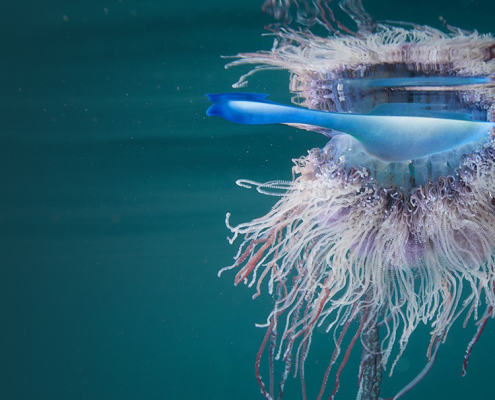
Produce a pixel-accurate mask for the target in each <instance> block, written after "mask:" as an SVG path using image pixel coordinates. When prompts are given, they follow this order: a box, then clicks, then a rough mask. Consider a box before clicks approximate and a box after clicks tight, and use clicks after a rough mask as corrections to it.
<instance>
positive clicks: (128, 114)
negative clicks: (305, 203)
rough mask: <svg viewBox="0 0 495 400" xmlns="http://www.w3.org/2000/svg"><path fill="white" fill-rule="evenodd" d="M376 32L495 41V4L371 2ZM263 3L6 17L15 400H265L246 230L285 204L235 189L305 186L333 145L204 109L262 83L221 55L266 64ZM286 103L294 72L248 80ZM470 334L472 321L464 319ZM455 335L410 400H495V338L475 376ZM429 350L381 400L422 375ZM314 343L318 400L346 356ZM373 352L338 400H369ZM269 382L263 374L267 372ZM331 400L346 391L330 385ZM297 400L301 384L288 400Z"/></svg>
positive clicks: (414, 355) (0, 67)
mask: <svg viewBox="0 0 495 400" xmlns="http://www.w3.org/2000/svg"><path fill="white" fill-rule="evenodd" d="M366 5H367V9H368V11H370V13H372V14H373V15H374V16H375V17H376V18H377V19H392V20H406V21H414V22H417V23H421V24H431V25H434V26H437V27H440V24H439V21H438V16H439V15H442V16H444V17H445V18H446V19H447V20H448V21H449V22H450V23H451V24H454V25H458V26H462V27H465V28H468V29H470V28H478V29H479V30H480V31H481V32H488V31H490V30H495V26H494V24H493V15H494V11H495V6H494V5H493V3H491V2H490V1H488V0H486V1H481V0H479V1H477V0H475V1H468V0H462V1H461V0H453V1H439V0H430V1H426V0H420V1H414V2H413V1H406V0H396V1H390V0H387V1H382V0H376V1H371V0H370V1H368V2H367V3H366ZM260 9H261V4H260V2H258V1H247V0H243V1H233V0H230V1H229V0H212V1H199V0H195V1H191V0H184V1H177V2H176V1H174V2H172V1H168V0H167V1H166V0H163V1H153V0H149V1H133V0H108V1H94V0H85V1H62V0H47V1H44V2H41V1H22V0H21V1H18V2H4V4H3V7H2V10H1V12H0V104H1V111H0V187H1V188H2V193H1V196H0V234H1V240H0V274H1V276H0V321H1V324H2V325H1V326H2V329H1V330H0V399H7V400H17V399H33V400H44V399H50V400H58V399H122V400H124V399H167V400H182V399H187V400H188V399H203V400H210V399H217V400H223V399H225V400H233V399H235V400H247V399H259V398H260V397H261V396H260V394H259V388H258V386H257V383H256V381H255V379H254V358H255V355H256V352H257V349H258V346H259V344H260V342H261V340H262V337H263V330H261V329H257V328H255V327H254V324H255V323H256V322H263V321H264V320H265V318H266V315H267V313H268V312H269V310H270V309H271V299H270V297H269V296H267V295H265V296H262V297H261V298H258V299H257V300H255V301H252V300H251V295H252V293H253V291H252V290H250V289H248V288H246V287H244V286H243V285H241V286H240V287H237V288H235V287H234V286H233V275H234V274H232V273H225V274H224V275H223V276H222V278H220V279H219V278H218V277H217V271H218V269H220V268H221V267H223V266H226V265H229V264H230V263H231V262H232V256H233V255H234V254H235V251H236V248H234V247H231V246H230V245H229V244H228V242H227V241H226V240H225V237H226V236H227V234H228V231H227V229H226V228H225V226H224V217H225V213H226V212H227V211H231V212H232V213H233V217H232V222H233V223H239V222H243V221H246V220H249V219H251V218H253V217H256V216H260V215H262V214H263V213H265V212H267V211H268V210H269V208H270V206H271V205H272V204H273V203H274V201H275V200H276V199H275V198H271V197H264V196H261V195H259V194H257V193H256V192H255V191H253V190H246V189H242V188H239V187H237V186H235V180H236V179H239V178H250V179H255V180H260V181H264V180H269V179H289V178H290V177H291V166H292V163H291V159H292V158H295V157H299V156H300V155H303V154H305V153H306V151H307V149H310V148H312V147H315V146H321V145H323V144H324V139H323V138H322V137H319V136H318V135H317V134H313V133H309V132H304V131H298V130H295V129H291V128H289V127H285V126H268V127H262V126H240V125H234V124H230V123H227V122H226V121H223V120H221V119H219V118H207V117H206V116H205V110H206V108H207V106H208V104H207V101H206V99H205V97H204V94H205V93H209V92H224V91H230V90H232V89H231V87H230V85H231V84H232V83H234V82H235V81H236V79H237V77H238V76H239V75H240V74H242V73H245V72H247V70H248V69H246V68H237V69H233V70H228V71H225V70H224V68H223V66H224V64H225V61H226V60H223V59H220V55H231V54H235V53H237V52H240V51H255V50H258V49H268V48H270V46H271V40H272V39H271V38H269V37H262V36H261V34H262V33H263V32H264V31H263V26H264V25H265V24H266V23H268V22H270V19H269V18H268V17H267V16H265V15H263V14H262V13H261V10H260ZM248 90H250V91H259V92H261V91H262V92H267V93H271V94H272V98H273V99H275V100H277V101H282V102H287V101H288V100H289V94H288V73H287V72H283V71H279V72H266V73H263V74H258V75H255V76H253V77H251V79H250V86H249V87H248ZM459 322H460V321H459ZM459 325H460V324H459V323H458V324H457V325H456V327H455V328H454V329H453V330H452V331H451V333H450V336H449V339H448V340H447V343H446V344H445V345H443V346H442V347H441V349H440V353H439V357H438V361H437V363H436V365H435V366H434V368H433V370H432V371H431V372H430V374H429V375H428V376H427V377H426V379H425V380H424V381H423V382H422V383H421V385H420V386H418V387H417V388H416V389H414V391H412V392H410V393H408V394H407V395H406V396H405V397H404V399H425V400H427V399H438V398H448V399H467V398H477V399H488V398H493V389H492V384H493V376H494V373H495V366H494V365H493V359H494V355H495V340H494V339H493V337H494V332H495V327H494V326H495V324H494V323H493V321H489V324H488V326H487V328H486V331H485V333H484V335H483V337H482V338H481V341H480V342H479V344H478V346H477V347H476V348H475V349H474V352H473V355H472V359H471V363H470V365H469V371H468V375H467V377H466V378H464V379H461V378H460V371H461V365H462V360H463V355H464V351H465V347H466V344H467V342H468V341H469V340H470V338H471V336H472V334H473V333H474V327H473V325H469V327H468V328H467V329H466V330H463V329H462V328H461V327H460V326H459ZM427 344H428V329H427V328H422V329H420V330H418V332H417V333H416V334H415V335H414V336H413V340H412V341H411V343H410V346H409V348H408V350H407V352H406V353H405V355H404V358H403V361H401V364H399V368H398V370H397V371H396V373H395V374H394V377H393V378H392V379H385V380H384V383H383V392H382V393H383V395H384V396H392V395H393V394H395V393H396V392H397V391H398V390H399V389H400V388H401V387H402V386H403V385H404V384H406V383H407V382H408V380H409V379H411V378H412V377H413V376H415V374H416V373H417V372H418V371H419V370H421V368H422V367H423V365H424V363H425V360H426V359H425V353H426V348H427ZM332 350H333V348H332V342H331V340H330V337H328V335H324V334H320V333H317V334H315V338H314V341H313V348H312V355H311V357H310V359H309V360H308V363H307V374H306V375H307V380H308V386H309V387H310V395H311V396H310V397H311V398H315V394H316V393H315V391H316V390H317V388H318V387H319V384H320V381H321V377H322V374H323V371H324V369H325V368H326V365H327V363H328V360H329V358H330V354H331V352H332ZM358 360H359V351H357V352H356V353H355V354H354V355H353V357H352V358H351V361H350V362H349V364H348V366H347V367H346V369H345V370H344V373H343V378H342V387H341V391H340V392H339V394H338V397H337V399H342V400H346V399H353V398H354V396H355V393H356V389H357V386H356V381H357V366H358ZM264 375H265V376H267V374H266V373H264ZM329 386H330V389H331V384H330V385H329ZM286 398H287V399H288V400H290V399H299V398H300V391H299V384H298V381H297V380H296V381H290V382H289V384H288V385H287V396H286Z"/></svg>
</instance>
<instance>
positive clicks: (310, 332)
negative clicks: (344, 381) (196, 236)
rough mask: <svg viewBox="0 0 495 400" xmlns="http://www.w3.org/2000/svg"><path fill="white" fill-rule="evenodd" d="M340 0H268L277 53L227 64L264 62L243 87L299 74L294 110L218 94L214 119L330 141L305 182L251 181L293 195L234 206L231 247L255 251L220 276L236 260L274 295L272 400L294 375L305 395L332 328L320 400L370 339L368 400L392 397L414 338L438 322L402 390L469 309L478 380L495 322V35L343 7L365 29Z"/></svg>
mask: <svg viewBox="0 0 495 400" xmlns="http://www.w3.org/2000/svg"><path fill="white" fill-rule="evenodd" d="M329 3H330V2H328V1H324V0H314V1H309V0H308V1H295V0H294V1H293V0H267V1H266V2H265V4H264V7H263V8H264V10H265V11H266V12H269V13H270V14H272V15H273V16H274V18H275V19H276V20H277V22H276V23H275V24H273V25H271V26H269V27H268V28H269V30H270V33H271V34H272V35H273V36H274V45H273V47H272V48H271V49H270V50H268V51H258V52H255V53H240V54H238V56H237V59H236V60H235V61H233V62H231V63H230V64H229V66H236V65H255V67H254V69H253V70H251V72H249V73H247V74H245V75H244V76H242V77H241V78H240V80H239V81H238V82H237V83H236V84H235V85H234V87H235V88H241V87H244V86H245V85H246V83H247V78H248V77H250V76H251V75H253V73H255V72H258V71H262V70H266V69H284V70H288V71H289V72H290V86H289V89H290V91H291V93H293V99H292V100H293V103H294V105H283V104H278V103H275V102H272V101H270V100H268V96H267V95H266V94H260V93H224V94H212V95H208V98H209V100H210V101H211V102H212V103H213V104H212V105H211V106H210V108H209V109H208V112H207V113H208V115H211V116H221V117H223V118H225V119H227V120H229V121H233V122H237V123H244V124H288V125H291V126H294V127H295V128H298V129H303V130H307V131H312V132H317V133H319V134H321V135H324V137H326V138H327V142H326V144H325V145H324V146H323V147H322V148H316V149H312V150H309V151H308V154H307V155H305V156H302V157H300V158H299V159H296V160H294V167H293V179H292V180H291V181H278V180H274V181H269V182H255V181H250V180H239V181H238V182H237V183H238V184H239V185H240V186H243V187H246V188H256V190H257V191H258V192H260V193H263V194H267V195H274V196H279V200H278V202H277V203H276V204H275V205H274V206H273V207H272V209H271V210H270V211H269V212H268V213H267V214H266V215H264V216H262V217H260V218H257V219H254V220H253V221H251V222H246V223H241V224H239V225H235V226H233V225H231V223H230V214H227V217H226V225H227V227H228V228H229V229H230V231H231V232H232V237H230V238H229V241H230V243H231V244H233V243H234V242H236V241H238V240H239V241H240V245H239V250H238V252H237V254H236V256H235V258H234V263H233V264H232V265H231V266H228V267H226V268H223V269H222V270H221V271H220V273H219V274H221V273H223V272H224V271H227V270H236V275H235V278H234V282H235V284H236V285H237V284H240V283H244V284H247V285H248V286H249V287H252V288H253V291H254V294H253V298H256V297H258V296H259V295H261V293H262V291H267V292H268V293H269V294H270V295H271V296H272V297H273V310H272V311H271V312H270V313H269V315H268V317H267V319H266V322H265V323H263V324H259V326H260V327H262V328H265V329H266V334H265V336H264V339H263V341H262V344H261V347H260V350H259V352H258V354H257V356H256V361H255V374H256V378H257V380H258V383H259V385H260V389H261V393H262V395H263V396H264V397H265V398H266V399H270V400H272V399H275V398H279V399H280V398H282V397H283V395H284V389H285V384H286V382H287V380H288V379H289V377H290V376H294V377H297V376H298V377H299V379H300V381H301V385H300V386H301V391H302V394H301V398H302V399H307V398H308V390H307V388H306V381H305V363H306V360H307V359H308V357H310V348H311V343H312V339H313V336H314V333H315V332H316V330H317V329H319V330H324V331H325V332H326V333H327V334H328V337H329V338H330V339H329V340H332V341H333V345H334V349H333V353H332V354H331V357H330V359H329V360H328V366H327V367H326V370H325V371H324V373H323V375H322V377H321V386H320V387H319V388H317V390H316V392H317V393H318V395H317V399H318V400H320V399H322V398H330V399H333V398H334V396H335V395H336V394H337V391H338V389H339V386H340V376H341V373H342V371H343V369H344V367H345V365H346V363H347V361H348V359H349V356H350V354H351V352H352V351H353V348H354V347H355V345H356V343H360V347H361V362H360V365H359V374H358V392H357V397H356V398H357V399H360V400H377V399H379V398H381V397H380V387H381V380H382V376H383V374H384V373H386V374H388V375H389V376H392V374H393V372H394V368H395V366H396V365H397V363H398V361H399V360H400V359H401V356H402V355H403V353H404V351H405V350H406V347H407V345H408V342H409V339H410V337H411V335H412V334H413V333H414V332H415V331H416V329H417V328H418V327H419V326H420V324H424V325H426V326H428V327H429V329H430V341H429V343H427V344H425V350H426V351H425V353H426V354H425V366H424V368H423V370H422V371H420V372H419V373H418V374H417V376H415V377H412V380H411V381H410V383H409V384H407V385H406V386H405V387H404V388H403V389H402V390H401V391H399V392H398V393H397V394H396V395H395V396H394V397H393V399H394V400H396V399H399V398H400V397H402V396H403V395H404V394H405V393H407V392H408V391H409V390H411V389H412V388H413V387H414V386H415V385H416V384H418V383H419V382H420V381H421V379H422V378H423V377H424V376H425V375H426V374H427V373H428V371H429V370H430V369H431V368H432V366H433V364H434V362H435V359H436V357H437V353H438V350H439V348H440V347H441V344H442V343H444V342H445V340H446V338H447V335H448V333H449V330H450V328H451V327H452V325H453V324H454V322H455V321H457V320H462V321H463V324H464V326H465V327H466V326H467V325H468V323H470V322H471V323H474V324H475V327H476V329H475V334H474V337H473V339H472V340H471V342H469V343H468V344H467V349H466V355H465V358H464V362H463V364H462V375H465V374H466V370H467V369H466V368H467V365H468V361H469V356H470V354H471V351H472V349H473V347H474V345H475V344H476V342H477V341H478V339H479V337H480V335H481V333H482V331H483V329H484V327H485V325H486V323H487V321H488V319H489V318H493V316H494V307H495V270H494V267H495V259H494V256H495V251H494V250H495V198H494V197H495V142H494V129H493V127H494V125H495V108H494V107H495V106H494V104H495V101H494V100H495V97H494V96H495V82H494V76H495V39H494V37H493V36H492V35H490V34H480V33H478V32H477V31H466V30H463V29H461V28H457V27H454V26H451V25H450V24H448V23H447V22H446V21H443V28H442V29H436V28H433V27H430V26H423V25H418V24H413V23H405V22H399V21H384V22H375V21H374V20H373V19H372V18H371V16H370V15H369V14H368V13H367V12H366V11H365V10H364V8H363V5H362V1H361V0H345V1H342V2H340V8H341V10H343V11H340V12H345V13H347V14H348V16H349V17H350V18H351V19H352V21H353V22H354V24H355V26H356V27H355V28H353V29H350V28H348V27H346V26H345V25H344V24H342V23H341V22H340V21H339V20H338V19H337V17H336V15H337V12H336V10H335V12H334V10H332V8H331V7H330V5H329ZM262 363H266V365H267V366H265V367H263V366H262ZM275 365H280V366H281V367H278V368H280V369H281V376H280V378H278V379H276V376H275V369H276V368H275ZM263 368H267V370H268V371H269V376H268V379H267V380H264V379H263V378H262V374H261V371H262V369H263ZM331 377H332V380H333V381H334V384H333V389H331V388H330V384H329V382H330V380H331V379H330V378H331Z"/></svg>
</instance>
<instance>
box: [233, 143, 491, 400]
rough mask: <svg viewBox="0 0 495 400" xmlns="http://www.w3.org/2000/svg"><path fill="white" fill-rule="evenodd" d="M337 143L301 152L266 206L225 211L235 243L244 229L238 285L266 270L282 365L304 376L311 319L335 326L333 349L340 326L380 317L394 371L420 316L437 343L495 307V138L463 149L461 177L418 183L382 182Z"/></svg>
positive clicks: (385, 356)
mask: <svg viewBox="0 0 495 400" xmlns="http://www.w3.org/2000/svg"><path fill="white" fill-rule="evenodd" d="M333 151H334V149H333V148H332V147H328V148H327V149H314V150H311V151H310V152H309V155H308V156H306V157H302V158H300V159H298V160H295V167H294V173H295V174H296V179H294V181H292V182H290V183H286V184H287V185H289V186H285V187H288V189H287V192H286V194H285V195H284V196H283V197H282V198H281V199H280V200H279V201H278V203H277V204H276V205H275V206H274V207H273V208H272V210H271V211H270V212H269V213H268V214H267V215H266V216H264V217H262V218H259V219H256V220H254V221H252V222H249V223H244V224H240V225H238V226H231V225H230V223H229V221H228V220H227V224H228V227H229V228H230V230H231V231H232V232H233V234H234V236H233V238H232V239H231V241H232V242H233V241H234V240H235V239H236V238H237V237H238V236H239V235H243V236H244V239H243V242H242V244H241V246H240V249H239V252H238V254H237V256H236V262H235V263H234V265H232V266H231V267H228V268H227V269H232V268H238V269H239V271H238V274H237V276H236V284H237V283H240V282H246V283H248V284H249V285H250V286H253V285H256V288H257V292H256V294H255V296H257V295H258V294H260V291H261V285H262V284H263V281H264V280H267V284H268V292H269V293H272V294H274V295H275V297H276V303H275V308H274V310H273V311H272V313H271V314H270V316H269V317H268V320H267V323H266V327H268V331H269V333H270V335H271V337H272V339H271V341H272V344H271V347H272V348H271V350H270V354H271V357H274V358H277V359H278V358H282V359H283V360H285V363H286V369H287V370H290V369H291V366H292V363H293V360H294V357H295V360H296V365H298V366H299V368H300V371H301V374H303V369H304V360H305V359H306V355H307V352H308V350H309V347H310V344H311V337H312V333H313V331H314V328H315V327H316V326H322V325H325V326H326V329H327V331H332V330H333V331H334V338H335V342H336V345H337V350H336V351H337V355H338V353H339V352H340V343H341V342H342V339H341V338H338V334H337V331H338V330H339V329H342V327H343V326H344V327H345V326H346V324H349V323H350V321H352V320H353V319H357V318H358V316H359V315H361V316H362V315H366V317H365V318H363V317H362V318H361V319H362V322H361V325H362V327H361V328H360V329H361V330H362V328H363V327H366V326H367V325H368V324H370V321H372V320H376V319H377V318H378V319H379V323H380V324H381V325H383V326H384V328H382V329H383V330H384V331H386V335H385V337H384V338H383V339H382V341H381V361H380V363H381V366H382V367H383V368H385V367H387V365H389V364H390V362H391V369H390V374H391V373H392V370H393V366H394V365H395V363H396V362H397V360H398V359H399V357H400V355H401V354H402V352H403V351H404V349H405V347H406V345H407V343H408V340H409V337H410V335H411V334H412V333H413V331H414V330H415V329H416V328H417V326H418V324H419V323H421V322H422V323H424V324H428V325H430V326H431V327H432V332H431V335H432V343H433V341H434V340H435V339H438V338H442V339H443V338H444V337H445V336H446V334H447V332H448V330H449V329H450V327H451V326H452V324H453V322H454V321H455V320H456V318H457V317H458V316H459V315H460V313H462V312H463V311H465V310H467V317H466V320H467V319H469V318H470V317H471V316H473V315H474V317H475V318H477V315H478V309H479V307H482V306H483V305H487V306H488V307H490V310H492V309H493V307H494V306H495V295H494V290H493V288H494V284H495V270H494V267H495V260H494V257H493V249H494V248H495V211H494V210H495V200H494V199H493V194H494V193H495V176H494V174H495V147H494V143H493V140H492V139H491V140H489V142H488V143H487V144H486V145H485V146H484V147H482V148H481V149H480V150H478V151H475V152H473V153H471V154H470V155H468V156H466V157H464V159H463V161H462V164H461V166H460V169H459V173H458V175H457V176H456V177H443V178H441V179H439V180H438V182H436V183H429V184H427V185H426V186H424V187H423V186H420V187H418V188H416V189H414V190H412V191H404V190H400V189H396V188H393V189H390V188H389V189H385V188H381V187H378V186H377V185H375V184H374V183H373V180H372V179H370V172H369V170H367V169H365V168H345V167H344V166H343V165H342V164H341V162H340V160H339V159H336V158H335V156H334V155H335V154H334V152H333ZM250 184H251V185H252V184H254V183H253V182H250ZM262 186H263V188H264V190H267V189H268V188H270V186H274V187H283V186H284V185H282V183H281V182H274V183H273V185H272V184H270V183H266V184H263V185H262ZM364 298H366V301H363V300H362V299H364ZM462 299H463V300H462ZM370 310H372V311H370ZM363 313H364V314H363ZM278 332H281V333H278ZM275 342H276V343H277V345H275ZM276 346H278V347H276ZM275 347H276V348H275ZM430 347H431V346H430ZM391 357H392V361H391ZM335 361H336V357H334V358H333V359H332V363H335ZM272 362H273V360H272ZM287 374H288V373H287ZM287 374H286V375H287ZM325 384H326V380H325ZM262 388H264V386H263V385H262ZM267 398H270V395H269V394H267Z"/></svg>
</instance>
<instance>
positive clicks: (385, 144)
mask: <svg viewBox="0 0 495 400" xmlns="http://www.w3.org/2000/svg"><path fill="white" fill-rule="evenodd" d="M207 96H208V99H209V100H210V101H211V102H213V103H214V104H213V105H212V106H210V108H209V109H208V111H207V114H208V115H210V116H213V115H217V116H221V117H223V118H225V119H227V120H229V121H232V122H237V123H241V124H284V123H287V124H303V125H313V126H318V127H322V128H326V129H330V130H335V131H338V132H343V133H347V134H348V135H350V136H352V137H353V138H354V139H356V140H357V141H358V142H359V143H360V144H361V146H362V147H363V149H364V150H365V151H366V152H367V153H368V154H369V155H371V156H372V157H374V158H377V159H379V160H381V161H387V162H401V161H407V160H415V159H420V158H423V157H427V156H431V155H433V154H439V153H443V152H446V151H450V150H453V149H455V148H457V147H459V146H463V145H466V144H468V143H472V142H477V141H480V140H482V139H487V138H488V135H489V132H490V129H491V128H492V127H493V125H494V123H492V122H484V121H471V120H469V119H468V118H463V119H452V118H448V116H449V114H448V113H447V114H445V116H446V117H447V118H439V115H441V114H439V113H441V111H435V110H427V109H423V111H422V112H421V113H419V115H412V112H411V105H403V106H401V104H400V103H396V104H394V105H393V106H390V107H389V108H388V109H387V107H385V109H384V110H382V111H383V112H384V113H385V114H387V115H381V114H380V112H379V111H380V110H379V109H378V112H375V113H372V114H348V113H338V112H323V111H315V110H308V109H305V108H299V107H294V106H287V105H282V104H277V103H274V102H271V101H268V100H266V98H267V95H264V94H256V93H226V94H210V95H207ZM413 106H414V105H413ZM416 106H417V105H416ZM382 108H383V107H382ZM401 109H402V110H403V111H404V113H403V114H402V115H401V114H400V111H401ZM375 110H376V109H375ZM391 110H392V111H393V113H392V115H391V113H390V111H391Z"/></svg>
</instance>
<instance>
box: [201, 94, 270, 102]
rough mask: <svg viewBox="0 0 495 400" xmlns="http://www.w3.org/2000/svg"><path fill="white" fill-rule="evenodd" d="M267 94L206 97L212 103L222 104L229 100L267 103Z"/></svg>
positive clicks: (210, 95)
mask: <svg viewBox="0 0 495 400" xmlns="http://www.w3.org/2000/svg"><path fill="white" fill-rule="evenodd" d="M268 96H269V95H268V94H266V93H218V94H215V93H209V94H207V95H206V97H208V100H210V101H211V102H212V103H220V102H222V101H229V100H251V101H259V102H265V101H266V99H267V98H268Z"/></svg>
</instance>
